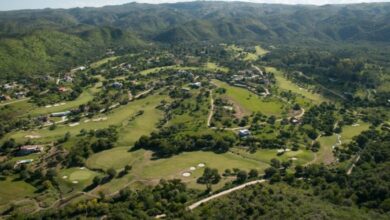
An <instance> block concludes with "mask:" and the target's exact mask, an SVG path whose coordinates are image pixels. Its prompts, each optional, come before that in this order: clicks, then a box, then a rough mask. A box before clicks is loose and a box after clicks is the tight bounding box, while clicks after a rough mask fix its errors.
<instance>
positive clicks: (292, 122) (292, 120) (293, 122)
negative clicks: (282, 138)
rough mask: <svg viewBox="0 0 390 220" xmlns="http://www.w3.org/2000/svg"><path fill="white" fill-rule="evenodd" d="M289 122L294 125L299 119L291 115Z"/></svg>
mask: <svg viewBox="0 0 390 220" xmlns="http://www.w3.org/2000/svg"><path fill="white" fill-rule="evenodd" d="M290 122H291V124H293V125H296V124H299V122H300V121H299V119H298V118H294V117H293V118H291V119H290Z"/></svg>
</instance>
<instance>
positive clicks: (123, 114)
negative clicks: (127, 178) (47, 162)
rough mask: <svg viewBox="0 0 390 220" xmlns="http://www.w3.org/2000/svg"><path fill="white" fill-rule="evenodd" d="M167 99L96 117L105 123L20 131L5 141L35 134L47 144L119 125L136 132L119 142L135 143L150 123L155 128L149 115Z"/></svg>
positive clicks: (153, 99)
mask: <svg viewBox="0 0 390 220" xmlns="http://www.w3.org/2000/svg"><path fill="white" fill-rule="evenodd" d="M165 98H166V96H162V95H151V96H148V97H146V98H144V99H139V100H136V101H134V102H130V103H129V104H127V105H124V106H120V107H118V108H117V109H114V110H113V111H111V112H109V113H107V114H102V115H98V116H96V117H95V118H99V117H107V120H104V121H103V120H102V121H98V122H94V121H92V120H91V121H89V122H87V123H86V122H84V120H85V119H86V118H83V119H82V120H81V121H80V124H79V125H77V126H74V127H70V126H69V125H66V124H65V125H58V127H57V128H56V129H55V130H49V129H48V128H43V129H38V130H33V131H19V132H15V133H11V135H7V136H6V137H5V138H3V139H4V140H5V139H6V138H14V139H15V140H16V141H18V142H22V141H26V140H27V138H26V137H25V136H26V135H30V134H34V135H40V136H41V138H38V139H34V141H37V142H41V143H47V142H50V141H54V140H56V139H58V138H60V137H62V136H64V134H65V133H66V132H70V134H71V135H76V134H78V133H79V132H80V130H81V129H85V130H91V129H102V128H107V127H109V126H110V125H118V126H124V127H123V128H124V129H125V131H130V129H131V128H133V129H131V130H132V132H134V133H130V132H129V133H120V135H119V136H120V139H119V142H121V141H122V142H123V143H126V142H127V143H133V142H134V141H135V140H137V139H138V138H139V136H140V135H142V134H146V133H147V130H145V128H144V126H146V127H149V128H150V127H152V126H151V125H148V123H151V124H153V126H154V125H155V123H156V121H151V119H153V118H154V117H152V116H153V115H149V113H150V114H155V112H154V111H151V109H154V108H155V107H156V106H157V105H159V103H160V101H161V100H163V99H165ZM140 110H144V111H145V113H144V115H141V116H139V117H136V118H135V120H136V121H137V120H142V121H140V122H136V123H137V125H138V127H136V126H133V127H131V123H130V124H128V120H129V119H130V118H132V116H134V115H135V114H136V113H137V112H139V111H140ZM148 115H149V117H150V118H149V119H147V118H148ZM154 119H155V118H154ZM134 123H135V122H134ZM129 125H130V127H129ZM127 129H129V130H127ZM123 136H125V137H123Z"/></svg>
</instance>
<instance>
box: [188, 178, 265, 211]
mask: <svg viewBox="0 0 390 220" xmlns="http://www.w3.org/2000/svg"><path fill="white" fill-rule="evenodd" d="M265 181H266V180H254V181H251V182H247V183H244V184H242V185H239V186H236V187H233V188H231V189H228V190H225V191H222V192H220V193H217V194H215V195H212V196H210V197H207V198H205V199H202V200H200V201H198V202H195V203H194V204H192V205H190V206H188V207H187V209H188V210H193V209H195V208H197V207H198V206H200V205H202V204H203V203H206V202H208V201H210V200H213V199H216V198H219V197H221V196H224V195H227V194H229V193H232V192H234V191H237V190H240V189H243V188H245V187H247V186H250V185H255V184H258V183H263V182H265Z"/></svg>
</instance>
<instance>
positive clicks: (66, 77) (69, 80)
mask: <svg viewBox="0 0 390 220" xmlns="http://www.w3.org/2000/svg"><path fill="white" fill-rule="evenodd" d="M64 81H65V82H68V83H71V82H73V78H72V77H71V76H65V77H64Z"/></svg>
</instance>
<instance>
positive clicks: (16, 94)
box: [14, 92, 26, 99]
mask: <svg viewBox="0 0 390 220" xmlns="http://www.w3.org/2000/svg"><path fill="white" fill-rule="evenodd" d="M14 96H15V97H16V98H17V99H21V98H24V97H25V96H26V93H25V92H15V93H14Z"/></svg>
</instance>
